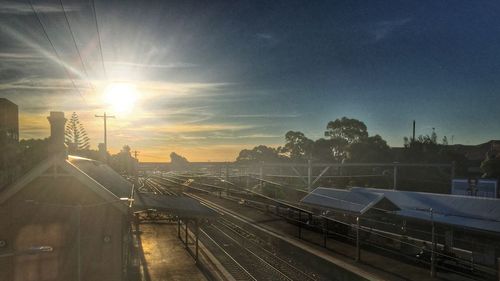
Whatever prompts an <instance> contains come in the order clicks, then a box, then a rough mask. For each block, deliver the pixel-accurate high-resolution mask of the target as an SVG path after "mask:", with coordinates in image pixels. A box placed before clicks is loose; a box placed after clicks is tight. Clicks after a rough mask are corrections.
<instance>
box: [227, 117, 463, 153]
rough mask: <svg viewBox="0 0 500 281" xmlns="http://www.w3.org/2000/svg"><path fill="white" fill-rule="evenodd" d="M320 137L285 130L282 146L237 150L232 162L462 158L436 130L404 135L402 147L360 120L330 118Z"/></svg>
mask: <svg viewBox="0 0 500 281" xmlns="http://www.w3.org/2000/svg"><path fill="white" fill-rule="evenodd" d="M324 136H325V137H324V138H319V139H317V140H312V139H309V138H308V137H307V136H306V135H305V134H304V133H302V132H300V131H288V132H287V133H286V134H285V136H284V140H285V143H284V145H283V146H279V147H276V148H274V147H269V146H265V145H258V146H255V147H254V148H252V149H243V150H242V151H240V153H239V155H238V157H237V158H236V162H239V163H258V162H304V161H307V160H313V161H317V162H326V163H330V162H333V163H346V162H353V163H384V162H395V161H398V162H424V163H450V162H452V161H456V162H457V161H458V162H460V161H464V160H465V158H464V157H463V155H462V156H461V155H459V154H457V153H454V152H453V151H451V150H449V149H447V146H448V141H447V138H446V136H445V137H443V141H442V142H441V143H439V142H438V137H437V134H436V132H435V131H434V130H433V132H432V134H431V135H420V136H418V137H417V138H415V139H412V138H409V137H404V139H403V140H404V147H403V148H402V149H393V148H390V147H389V145H388V144H387V142H386V141H385V140H384V139H383V138H382V137H381V136H380V135H378V134H376V135H372V136H370V135H369V134H368V128H367V126H366V125H365V123H364V122H362V121H360V120H358V119H354V118H348V117H342V118H338V119H335V120H334V121H330V122H328V123H327V125H326V130H325V131H324Z"/></svg>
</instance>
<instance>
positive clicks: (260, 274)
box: [145, 178, 319, 281]
mask: <svg viewBox="0 0 500 281" xmlns="http://www.w3.org/2000/svg"><path fill="white" fill-rule="evenodd" d="M168 182H171V183H176V184H182V182H183V181H182V180H180V179H179V178H175V179H168ZM145 186H146V188H147V189H148V190H150V191H152V192H155V193H158V194H165V195H172V194H176V193H175V192H173V191H171V190H169V187H168V186H166V185H165V184H164V183H162V182H160V181H159V180H154V179H148V180H145ZM189 196H191V197H194V198H195V199H197V200H199V201H201V200H203V202H202V203H203V204H205V205H206V206H207V207H209V208H212V209H214V210H215V211H217V212H219V213H222V212H224V211H223V210H222V209H221V208H219V207H217V205H215V204H213V203H210V202H208V201H206V200H204V199H202V198H200V197H198V198H196V196H194V195H189ZM200 234H201V235H200V240H201V242H202V243H203V244H204V245H205V247H207V248H208V249H209V250H210V251H211V252H212V253H213V254H214V255H215V256H216V257H217V259H218V260H219V262H220V263H221V264H222V265H223V266H224V267H225V268H226V270H227V271H228V272H229V273H230V274H231V275H232V276H233V278H234V279H235V280H283V281H292V280H300V281H302V280H304V281H313V280H319V278H317V275H315V274H314V273H306V272H304V271H302V270H301V269H300V268H298V267H297V266H296V265H294V264H293V262H292V260H291V259H289V258H284V257H280V256H279V255H278V253H277V251H275V249H274V248H273V246H272V245H271V244H269V243H267V242H266V241H265V240H264V239H262V238H260V237H258V236H257V235H255V234H253V233H251V232H249V231H247V230H245V229H244V228H242V227H240V226H239V225H237V224H236V223H234V222H232V221H231V220H229V219H227V218H225V217H223V216H222V217H220V218H219V219H217V220H215V221H213V222H212V223H211V224H209V225H206V226H203V227H202V228H201V229H200Z"/></svg>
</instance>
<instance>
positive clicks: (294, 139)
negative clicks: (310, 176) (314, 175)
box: [280, 131, 314, 160]
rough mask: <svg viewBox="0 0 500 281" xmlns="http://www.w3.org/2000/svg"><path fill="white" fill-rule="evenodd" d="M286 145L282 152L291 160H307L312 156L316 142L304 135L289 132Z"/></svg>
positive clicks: (286, 136)
mask: <svg viewBox="0 0 500 281" xmlns="http://www.w3.org/2000/svg"><path fill="white" fill-rule="evenodd" d="M285 140H286V144H285V146H284V147H282V148H280V152H281V153H283V154H285V155H286V156H288V157H289V158H290V159H291V160H305V159H309V158H311V156H312V150H313V146H314V141H312V140H310V139H308V138H307V137H306V136H305V135H304V134H303V133H301V132H295V131H288V132H287V133H286V135H285Z"/></svg>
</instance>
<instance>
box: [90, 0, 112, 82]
mask: <svg viewBox="0 0 500 281" xmlns="http://www.w3.org/2000/svg"><path fill="white" fill-rule="evenodd" d="M92 11H93V12H94V21H95V29H96V30H97V40H98V41H99V52H100V54H101V64H102V70H103V71H104V77H105V78H106V79H107V76H108V75H107V73H106V66H105V65H104V55H103V54H102V43H101V33H100V32H99V23H98V22H97V13H96V11H95V1H94V0H92Z"/></svg>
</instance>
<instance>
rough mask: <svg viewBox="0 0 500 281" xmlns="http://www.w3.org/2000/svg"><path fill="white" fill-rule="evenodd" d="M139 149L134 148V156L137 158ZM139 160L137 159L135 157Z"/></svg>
mask: <svg viewBox="0 0 500 281" xmlns="http://www.w3.org/2000/svg"><path fill="white" fill-rule="evenodd" d="M139 152H140V151H137V150H134V158H135V159H137V154H139ZM137 160H139V159H137Z"/></svg>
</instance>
